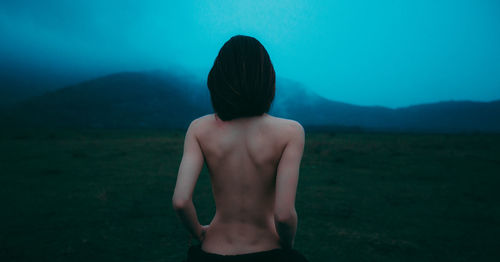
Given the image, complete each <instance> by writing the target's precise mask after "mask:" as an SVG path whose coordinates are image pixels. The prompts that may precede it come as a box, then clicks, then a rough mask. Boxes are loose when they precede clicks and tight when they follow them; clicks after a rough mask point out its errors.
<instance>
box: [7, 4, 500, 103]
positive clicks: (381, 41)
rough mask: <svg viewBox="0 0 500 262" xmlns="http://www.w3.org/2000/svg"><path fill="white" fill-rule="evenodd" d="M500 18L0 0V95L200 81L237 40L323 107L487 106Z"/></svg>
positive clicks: (499, 10)
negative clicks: (163, 76) (100, 81)
mask: <svg viewBox="0 0 500 262" xmlns="http://www.w3.org/2000/svg"><path fill="white" fill-rule="evenodd" d="M499 14H500V4H499V3H498V2H497V1H451V0H446V1H439V2H436V1H430V0H424V1H418V2H407V1H375V2H371V1H328V3H327V2H326V1H280V2H279V3H270V2H269V1H202V2H195V1H182V2H171V1H141V2H135V1H105V3H103V2H102V1H95V0H90V1H54V0H49V1H43V2H40V1H30V0H21V1H2V2H1V3H0V34H1V35H2V41H0V56H1V58H2V59H1V60H0V69H1V70H0V71H1V73H0V81H1V89H3V90H2V94H4V93H5V94H9V92H7V91H6V90H7V89H9V88H10V89H11V90H12V88H11V87H12V86H17V88H16V90H18V91H17V94H15V95H13V96H14V97H15V96H18V97H23V94H24V96H28V94H32V93H33V94H35V93H40V92H42V91H43V90H52V89H55V88H59V87H63V86H66V85H69V84H74V83H76V82H79V81H83V80H87V79H91V78H95V77H98V76H102V75H106V74H111V73H115V72H123V71H147V70H157V69H160V70H166V71H171V72H182V73H185V74H187V75H192V76H193V77H195V78H198V79H200V80H201V81H203V80H204V79H205V78H206V76H207V74H208V71H209V70H210V67H211V65H212V63H213V60H214V59H215V57H216V55H217V52H218V50H219V49H220V47H221V46H222V44H223V43H224V42H225V41H227V40H228V39H229V38H230V37H231V36H233V35H236V34H244V35H250V36H254V37H256V38H257V39H259V40H260V41H261V42H262V43H263V45H264V46H265V47H266V48H267V50H268V52H269V54H270V56H271V59H272V61H273V64H274V66H275V69H276V72H277V74H278V76H280V78H282V79H291V80H293V81H296V82H299V83H301V84H302V85H303V86H304V87H306V88H307V89H308V90H309V91H311V92H314V93H317V94H319V95H321V96H323V97H325V98H328V99H331V100H334V101H341V102H346V103H352V104H356V105H380V106H386V107H393V108H394V107H402V106H408V105H413V104H420V103H429V102H437V101H448V100H473V101H492V100H496V99H499V98H500V50H499V49H498V46H500V15H499ZM21 87H22V88H21ZM10 93H12V92H10Z"/></svg>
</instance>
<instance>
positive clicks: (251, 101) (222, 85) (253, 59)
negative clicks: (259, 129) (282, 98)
mask: <svg viewBox="0 0 500 262" xmlns="http://www.w3.org/2000/svg"><path fill="white" fill-rule="evenodd" d="M275 83H276V76H275V73H274V68H273V64H272V63H271V59H270V57H269V54H268V53H267V51H266V49H265V48H264V46H262V44H261V43H260V42H259V41H258V40H257V39H255V38H253V37H249V36H242V35H237V36H233V37H232V38H231V39H229V41H227V42H226V43H225V44H224V45H223V46H222V48H221V49H220V51H219V54H218V55H217V58H216V59H215V62H214V65H213V67H212V69H211V70H210V73H209V74H208V81H207V85H208V90H210V98H211V100H212V106H213V108H214V111H215V113H216V115H217V116H218V117H219V118H220V119H221V120H223V121H229V120H232V119H236V118H240V117H250V116H259V115H262V114H264V113H267V112H268V111H269V108H270V107H271V103H272V102H273V99H274V92H275Z"/></svg>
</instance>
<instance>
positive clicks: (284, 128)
mask: <svg viewBox="0 0 500 262" xmlns="http://www.w3.org/2000/svg"><path fill="white" fill-rule="evenodd" d="M269 119H270V122H271V123H272V125H273V126H274V127H275V128H276V130H277V132H278V133H279V134H280V135H284V136H286V138H288V139H287V140H290V139H302V140H303V139H304V136H305V131H304V127H303V126H302V125H301V124H300V123H299V122H297V121H295V120H292V119H286V118H280V117H275V116H271V115H269Z"/></svg>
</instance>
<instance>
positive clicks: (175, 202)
mask: <svg viewBox="0 0 500 262" xmlns="http://www.w3.org/2000/svg"><path fill="white" fill-rule="evenodd" d="M189 201H190V199H183V198H179V197H175V196H174V197H173V198H172V207H173V208H174V210H177V211H178V210H182V209H185V208H186V206H187V205H188V204H189Z"/></svg>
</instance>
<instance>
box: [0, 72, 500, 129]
mask: <svg viewBox="0 0 500 262" xmlns="http://www.w3.org/2000/svg"><path fill="white" fill-rule="evenodd" d="M210 112H212V109H211V106H210V99H209V95H208V91H207V88H206V86H204V85H203V84H202V83H201V82H194V81H191V80H190V79H189V78H186V77H179V76H175V75H172V74H169V73H167V72H161V71H158V72H142V73H137V72H131V73H129V72H126V73H117V74H112V75H108V76H104V77H100V78H96V79H93V80H90V81H86V82H83V83H80V84H77V85H73V86H69V87H66V88H62V89H59V90H56V91H52V92H48V93H45V94H43V95H41V96H37V97H32V98H30V99H28V100H26V101H24V102H20V103H17V104H15V105H14V106H11V107H8V108H7V109H6V110H3V112H0V119H2V123H3V125H5V126H25V127H89V128H186V127H187V125H188V124H189V122H190V121H191V120H192V119H194V118H196V117H198V116H201V115H204V114H208V113H210ZM271 114H274V115H276V116H280V117H285V118H292V119H296V120H298V121H299V122H301V123H302V124H303V125H304V126H307V127H322V128H332V127H339V126H340V127H355V128H361V129H367V130H379V131H417V132H418V131H423V132H500V120H499V117H498V116H499V115H500V101H494V102H469V101H450V102H441V103H434V104H423V105H416V106H410V107H405V108H398V109H390V108H385V107H373V106H372V107H368V106H356V105H351V104H346V103H341V102H336V101H331V100H328V99H325V98H323V97H321V96H318V95H316V94H314V93H312V92H309V91H307V90H306V89H305V88H303V87H302V86H301V85H300V84H298V83H294V82H292V81H289V80H285V79H278V86H277V91H276V99H275V101H274V103H273V106H272V108H271Z"/></svg>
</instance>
